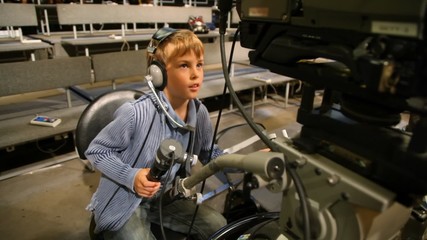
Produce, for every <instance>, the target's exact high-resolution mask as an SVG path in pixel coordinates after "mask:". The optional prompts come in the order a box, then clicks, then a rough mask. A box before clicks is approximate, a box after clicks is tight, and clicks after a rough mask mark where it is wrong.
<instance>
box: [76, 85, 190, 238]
mask: <svg viewBox="0 0 427 240" xmlns="http://www.w3.org/2000/svg"><path fill="white" fill-rule="evenodd" d="M143 94H144V93H143V92H140V91H136V90H117V91H112V92H108V93H104V94H102V95H100V96H99V97H97V98H95V99H94V100H93V101H92V102H91V103H90V104H89V105H88V106H87V107H86V109H85V110H84V111H83V113H82V115H81V116H80V119H79V122H78V123H77V128H76V133H75V141H74V142H75V145H76V151H77V154H78V155H79V157H80V159H82V160H86V159H87V158H86V156H85V151H86V149H87V148H88V147H89V144H90V142H91V141H92V140H93V139H94V138H95V137H96V135H97V134H98V133H99V132H100V131H101V130H102V129H103V128H104V127H105V126H106V125H107V124H108V123H110V122H111V121H112V120H113V115H114V112H115V111H116V110H117V108H119V107H120V106H121V105H122V104H124V103H125V102H127V101H132V100H136V99H138V98H139V97H141V96H142V95H143ZM87 167H88V168H90V169H91V170H93V171H94V168H93V167H92V166H87ZM91 224H92V223H91ZM92 227H93V226H92ZM164 230H165V235H166V237H167V239H173V240H176V239H185V235H184V234H180V233H177V232H173V231H171V230H168V229H166V228H165V229H164ZM152 232H153V234H154V235H155V236H156V238H157V239H162V236H161V230H160V226H158V225H156V224H152ZM91 239H100V238H99V236H94V235H93V233H92V232H91ZM101 239H102V238H101Z"/></svg>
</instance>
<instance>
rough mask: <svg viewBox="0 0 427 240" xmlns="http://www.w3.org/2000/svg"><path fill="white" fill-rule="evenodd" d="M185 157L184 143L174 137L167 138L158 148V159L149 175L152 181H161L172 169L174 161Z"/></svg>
mask: <svg viewBox="0 0 427 240" xmlns="http://www.w3.org/2000/svg"><path fill="white" fill-rule="evenodd" d="M183 159H184V152H183V150H182V145H181V144H180V143H179V142H178V141H176V140H174V139H165V140H164V141H162V142H161V143H160V146H159V149H157V153H156V159H155V160H154V163H153V166H152V167H151V169H150V172H149V173H148V175H147V179H148V180H150V181H152V182H159V181H160V178H161V177H162V176H163V175H164V174H165V173H166V172H167V171H168V170H169V169H170V167H171V165H172V163H174V162H180V161H182V160H183Z"/></svg>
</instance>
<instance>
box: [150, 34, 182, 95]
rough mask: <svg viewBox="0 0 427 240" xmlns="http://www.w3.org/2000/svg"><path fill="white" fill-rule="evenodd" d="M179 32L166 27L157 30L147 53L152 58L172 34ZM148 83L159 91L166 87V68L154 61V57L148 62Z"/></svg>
mask: <svg viewBox="0 0 427 240" xmlns="http://www.w3.org/2000/svg"><path fill="white" fill-rule="evenodd" d="M176 31H177V30H176V29H173V28H169V27H164V28H161V29H159V30H157V31H156V32H155V33H154V35H153V37H151V41H150V43H149V44H148V47H147V52H148V53H149V54H151V55H152V56H153V55H154V53H155V52H156V50H157V47H158V46H159V45H160V43H161V42H163V41H164V40H165V39H167V38H168V37H169V36H170V35H171V34H172V33H175V32H176ZM147 73H148V76H147V77H146V78H148V79H149V80H148V81H151V82H152V83H153V85H154V87H155V88H156V89H157V90H160V91H161V90H163V89H164V88H165V87H166V84H167V80H168V76H167V73H166V67H165V66H164V64H163V63H161V62H159V61H157V60H154V59H153V57H151V59H150V60H149V62H148V69H147Z"/></svg>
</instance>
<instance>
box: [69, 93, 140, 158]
mask: <svg viewBox="0 0 427 240" xmlns="http://www.w3.org/2000/svg"><path fill="white" fill-rule="evenodd" d="M143 94H144V93H142V92H140V91H136V90H117V91H112V92H107V93H104V94H102V95H100V96H99V97H97V98H96V99H94V100H93V101H92V102H91V103H90V104H89V105H88V106H87V107H86V109H85V110H84V111H83V113H82V115H81V116H80V119H79V122H78V123H77V128H76V134H75V144H76V151H77V154H78V155H79V157H80V159H87V158H86V156H85V151H86V149H87V148H88V146H89V144H90V142H91V141H92V140H93V139H94V138H95V137H96V135H98V133H99V132H100V131H101V130H102V129H103V128H104V127H105V126H106V125H107V124H108V123H110V122H111V121H112V120H113V114H114V112H115V111H116V110H117V108H119V107H120V106H121V105H122V104H123V103H125V102H127V101H132V100H136V99H138V98H139V97H141V96H142V95H143Z"/></svg>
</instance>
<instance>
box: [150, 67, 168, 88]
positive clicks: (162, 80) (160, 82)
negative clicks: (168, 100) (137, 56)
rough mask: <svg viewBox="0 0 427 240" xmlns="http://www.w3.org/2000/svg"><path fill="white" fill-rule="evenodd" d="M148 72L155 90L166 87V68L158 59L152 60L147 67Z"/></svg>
mask: <svg viewBox="0 0 427 240" xmlns="http://www.w3.org/2000/svg"><path fill="white" fill-rule="evenodd" d="M148 72H149V73H150V75H151V78H152V80H151V81H152V82H153V85H154V87H155V88H156V89H157V90H160V91H161V90H163V89H164V88H165V87H166V84H167V80H168V76H167V73H166V69H165V67H164V66H163V64H161V63H160V62H158V61H153V62H152V63H151V64H150V67H149V68H148Z"/></svg>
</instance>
